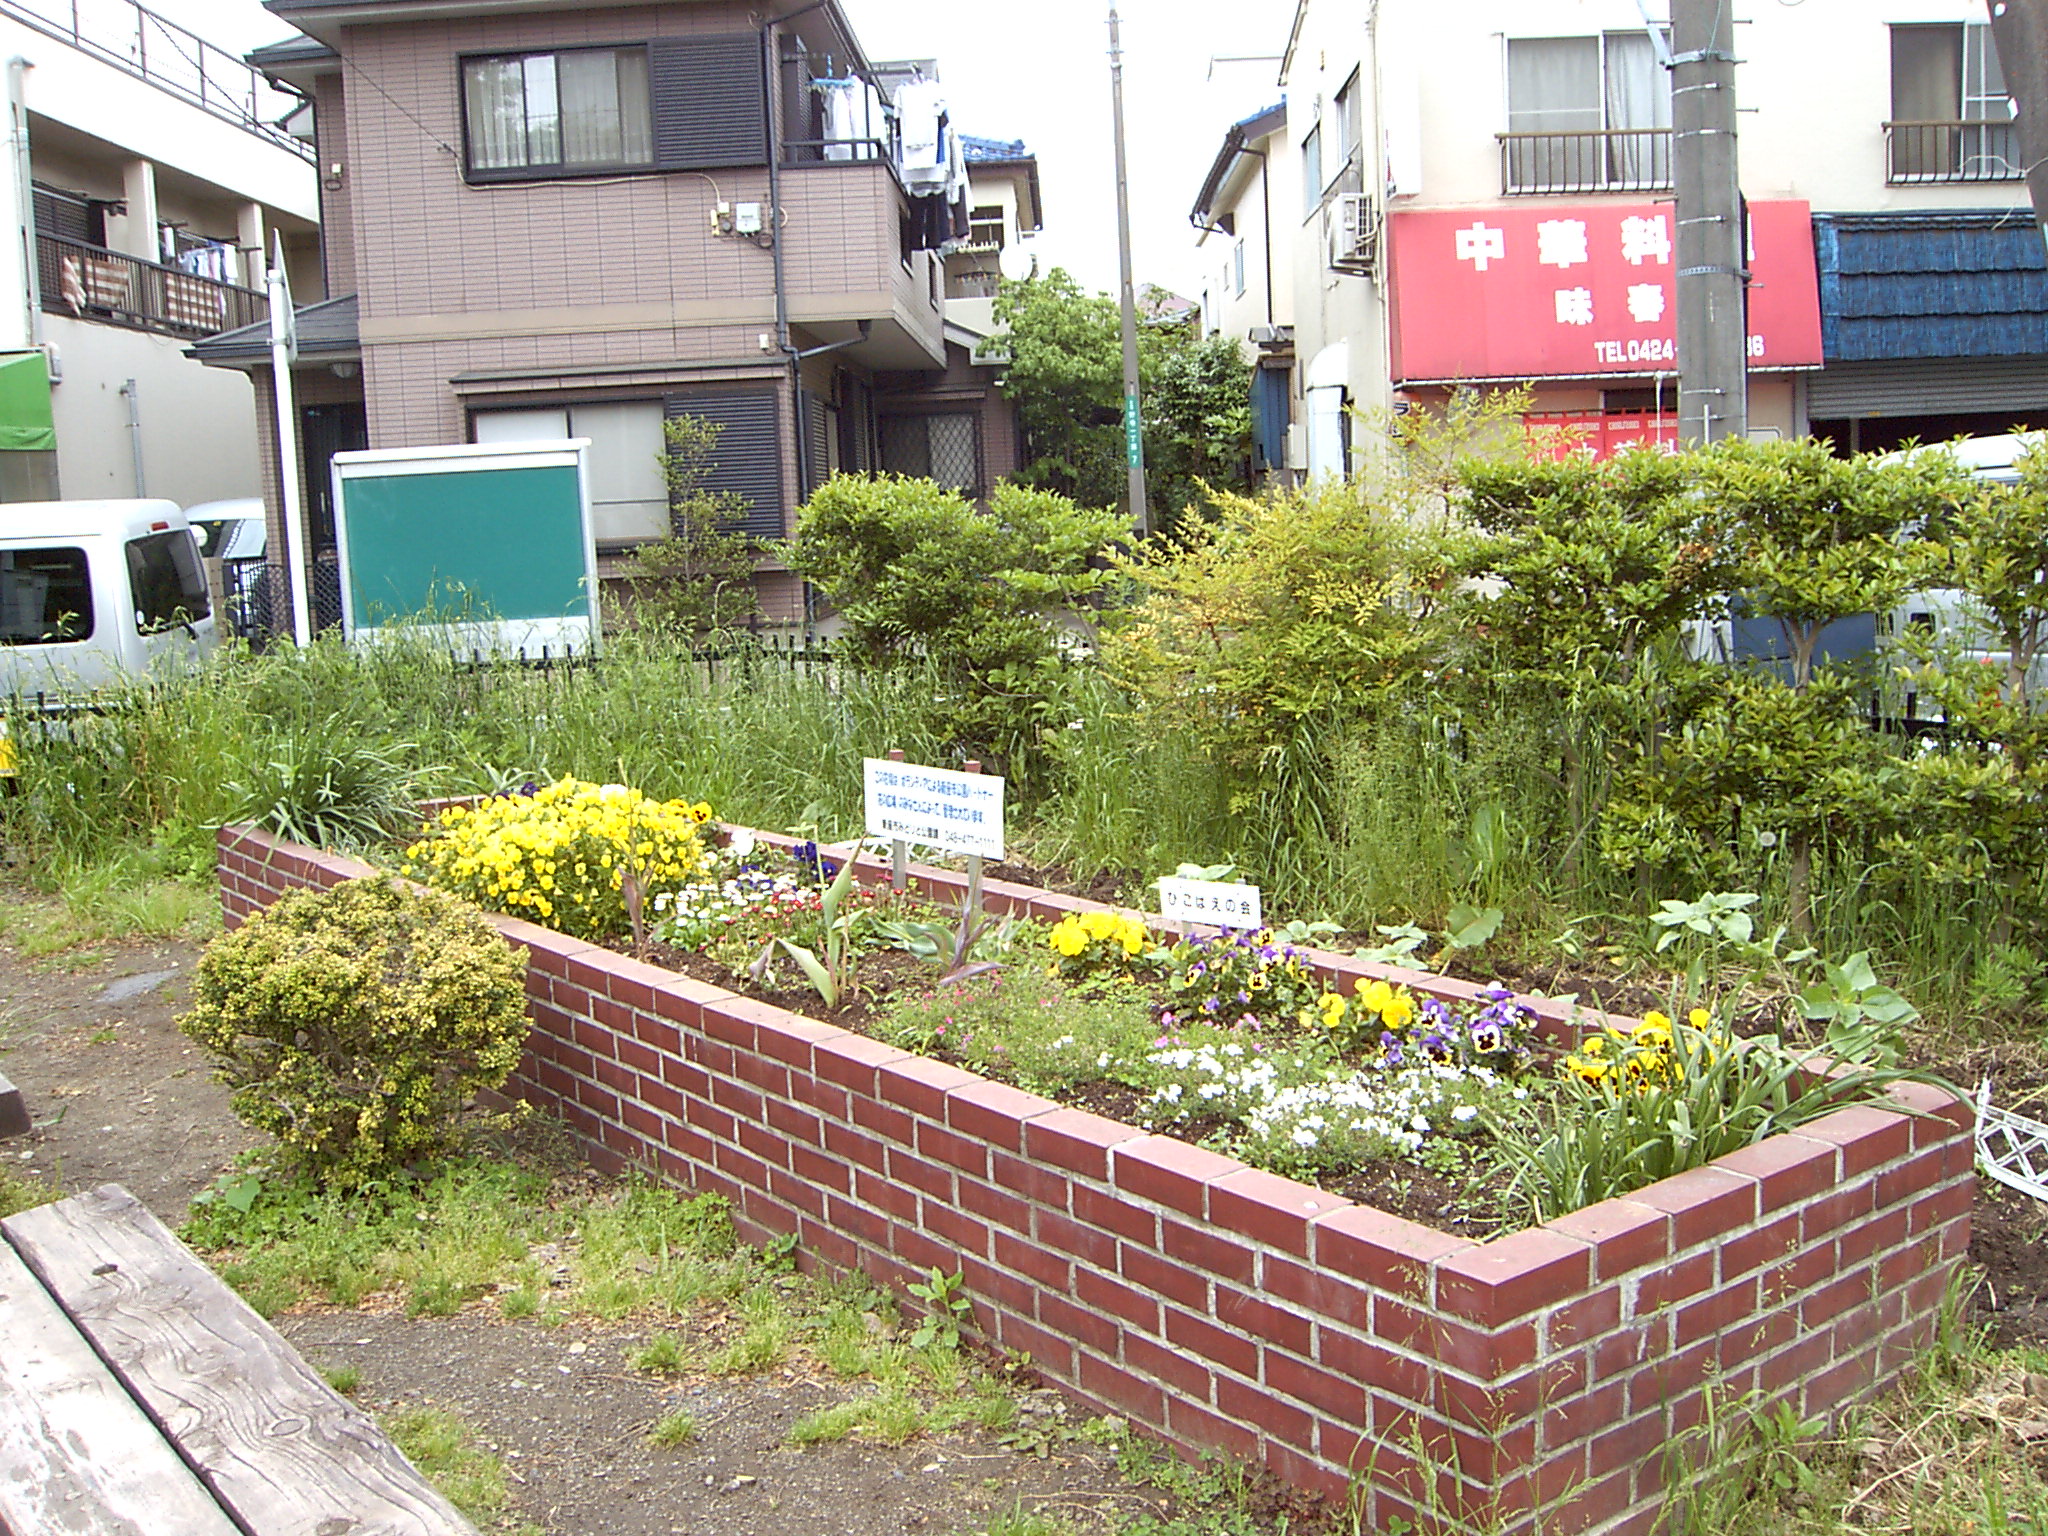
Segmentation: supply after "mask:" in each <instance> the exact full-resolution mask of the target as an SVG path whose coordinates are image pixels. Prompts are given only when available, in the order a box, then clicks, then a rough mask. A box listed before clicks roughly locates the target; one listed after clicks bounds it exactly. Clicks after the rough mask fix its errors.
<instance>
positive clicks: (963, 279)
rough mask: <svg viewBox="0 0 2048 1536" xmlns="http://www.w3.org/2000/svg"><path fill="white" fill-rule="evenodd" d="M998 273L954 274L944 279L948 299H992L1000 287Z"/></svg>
mask: <svg viewBox="0 0 2048 1536" xmlns="http://www.w3.org/2000/svg"><path fill="white" fill-rule="evenodd" d="M1002 281H1003V275H1002V274H1001V273H1000V272H955V273H954V274H953V275H952V276H951V277H949V278H947V279H946V297H947V298H949V299H992V298H994V297H995V296H996V292H997V290H998V289H999V288H1001V286H1002Z"/></svg>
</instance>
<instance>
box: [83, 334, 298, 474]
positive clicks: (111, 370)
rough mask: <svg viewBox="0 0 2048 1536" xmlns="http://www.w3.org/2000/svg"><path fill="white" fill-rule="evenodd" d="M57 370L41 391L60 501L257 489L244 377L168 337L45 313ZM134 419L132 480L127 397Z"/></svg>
mask: <svg viewBox="0 0 2048 1536" xmlns="http://www.w3.org/2000/svg"><path fill="white" fill-rule="evenodd" d="M47 319H48V321H49V332H48V334H49V340H50V342H51V344H52V345H53V346H54V347H55V349H56V353H57V356H58V358H59V359H60V361H61V366H62V368H63V371H64V382H63V383H61V384H58V385H55V386H54V387H53V388H52V389H51V391H50V409H51V414H52V416H53V418H54V419H55V422H56V427H57V481H58V489H59V493H60V494H61V495H62V496H63V497H64V498H65V499H66V500H68V501H83V500H93V499H97V498H101V497H121V496H138V495H149V496H162V497H167V498H168V499H170V500H172V501H175V502H176V503H178V505H179V506H181V507H189V506H193V505H195V504H196V503H198V502H202V501H224V500H227V499H228V498H230V497H234V496H259V495H261V494H262V491H263V482H262V479H261V477H260V474H259V471H258V467H257V460H256V401H255V396H254V395H253V394H252V392H251V390H250V385H249V376H248V375H247V374H244V373H237V372H235V371H233V370H232V369H227V368H204V367H201V366H200V365H199V364H198V363H195V362H194V361H192V359H190V358H188V357H186V356H185V355H184V349H185V348H186V346H188V345H189V343H188V342H185V341H183V340H180V339H179V338H177V337H174V336H158V335H154V334H152V333H151V332H148V331H131V330H126V329H124V328H122V327H120V326H113V325H92V324H89V323H87V322H85V321H83V320H72V319H68V318H66V317H65V316H62V315H50V316H48V317H47ZM130 379H133V380H134V381H135V396H134V403H135V411H136V414H137V415H138V416H139V418H140V419H141V423H142V455H143V482H144V483H143V485H142V486H141V487H140V488H138V487H137V486H136V484H135V454H134V446H133V445H134V434H133V433H132V431H131V430H130V427H129V400H128V397H127V396H126V395H124V394H123V393H122V388H123V386H124V385H125V384H126V383H127V381H128V380H130Z"/></svg>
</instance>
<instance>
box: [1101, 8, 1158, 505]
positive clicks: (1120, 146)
mask: <svg viewBox="0 0 2048 1536" xmlns="http://www.w3.org/2000/svg"><path fill="white" fill-rule="evenodd" d="M1109 102H1110V112H1111V116H1112V120H1113V130H1112V131H1113V136H1114V138H1115V140H1116V245H1117V272H1118V276H1119V278H1120V280H1121V282H1122V284H1123V287H1122V314H1123V333H1124V462H1125V463H1126V464H1127V465H1129V466H1130V473H1131V492H1130V494H1131V526H1132V527H1134V528H1135V529H1137V531H1138V535H1139V537H1141V538H1142V537H1143V536H1144V535H1146V534H1148V533H1150V532H1151V531H1152V514H1151V512H1150V510H1149V509H1148V508H1147V507H1146V505H1145V428H1144V418H1143V417H1142V416H1141V415H1140V414H1139V411H1138V294H1137V289H1136V288H1135V287H1133V286H1132V283H1131V189H1130V178H1129V174H1128V172H1127V170H1126V168H1125V165H1124V48H1123V35H1122V33H1121V31H1120V30H1119V29H1118V26H1117V19H1116V0H1109Z"/></svg>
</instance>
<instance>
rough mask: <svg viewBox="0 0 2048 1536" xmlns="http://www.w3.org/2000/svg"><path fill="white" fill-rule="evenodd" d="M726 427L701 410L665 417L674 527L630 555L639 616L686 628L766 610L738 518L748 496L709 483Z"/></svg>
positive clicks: (665, 464)
mask: <svg viewBox="0 0 2048 1536" xmlns="http://www.w3.org/2000/svg"><path fill="white" fill-rule="evenodd" d="M721 430H723V429H722V428H721V427H720V426H719V424H718V423H717V422H714V421H706V420H705V419H704V418H703V417H701V416H671V417H669V418H668V420H666V421H665V422H663V423H662V440H663V443H664V445H665V449H666V451H665V452H664V453H663V454H662V456H661V467H662V478H663V479H664V481H665V482H666V484H667V486H668V523H669V534H668V537H667V538H665V539H658V540H656V541H655V542H654V543H652V544H643V545H641V546H640V547H639V548H638V549H636V550H634V551H633V553H632V554H630V555H629V556H627V557H626V572H625V576H626V589H627V591H628V592H630V593H631V594H632V597H633V620H634V622H635V623H636V624H639V625H641V626H643V627H645V628H652V629H663V630H668V631H671V632H674V633H677V634H682V635H686V636H690V635H702V634H706V633H709V632H711V631H715V630H721V629H735V628H740V627H743V626H745V625H746V624H747V623H748V622H749V621H751V620H752V619H753V618H755V617H756V616H757V615H758V614H759V612H760V604H759V601H758V599H757V598H756V596H755V593H754V579H753V578H754V547H753V541H752V540H751V539H749V538H748V537H747V536H746V535H745V534H744V533H741V532H739V531H738V529H737V527H736V526H735V525H736V524H737V523H738V522H739V520H740V518H741V517H742V516H743V515H744V513H745V510H746V508H745V504H744V502H743V501H742V499H741V498H740V497H738V496H736V495H734V494H733V493H732V492H730V491H714V490H711V489H709V488H708V487H707V486H706V485H705V483H704V482H705V480H706V478H707V477H708V476H709V475H710V473H711V467H712V465H711V455H712V452H713V451H714V450H715V449H716V448H717V446H718V434H719V432H720V431H721Z"/></svg>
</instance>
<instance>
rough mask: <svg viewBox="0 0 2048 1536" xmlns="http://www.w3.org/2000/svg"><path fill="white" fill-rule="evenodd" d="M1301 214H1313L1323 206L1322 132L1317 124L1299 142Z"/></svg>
mask: <svg viewBox="0 0 2048 1536" xmlns="http://www.w3.org/2000/svg"><path fill="white" fill-rule="evenodd" d="M1301 191H1302V212H1303V213H1304V214H1309V213H1314V212H1315V211H1316V210H1317V209H1318V208H1320V207H1322V206H1323V130H1322V126H1321V125H1320V124H1318V125H1317V126H1316V127H1314V128H1311V129H1309V131H1308V132H1307V133H1306V134H1305V135H1303V137H1302V141H1301Z"/></svg>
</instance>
